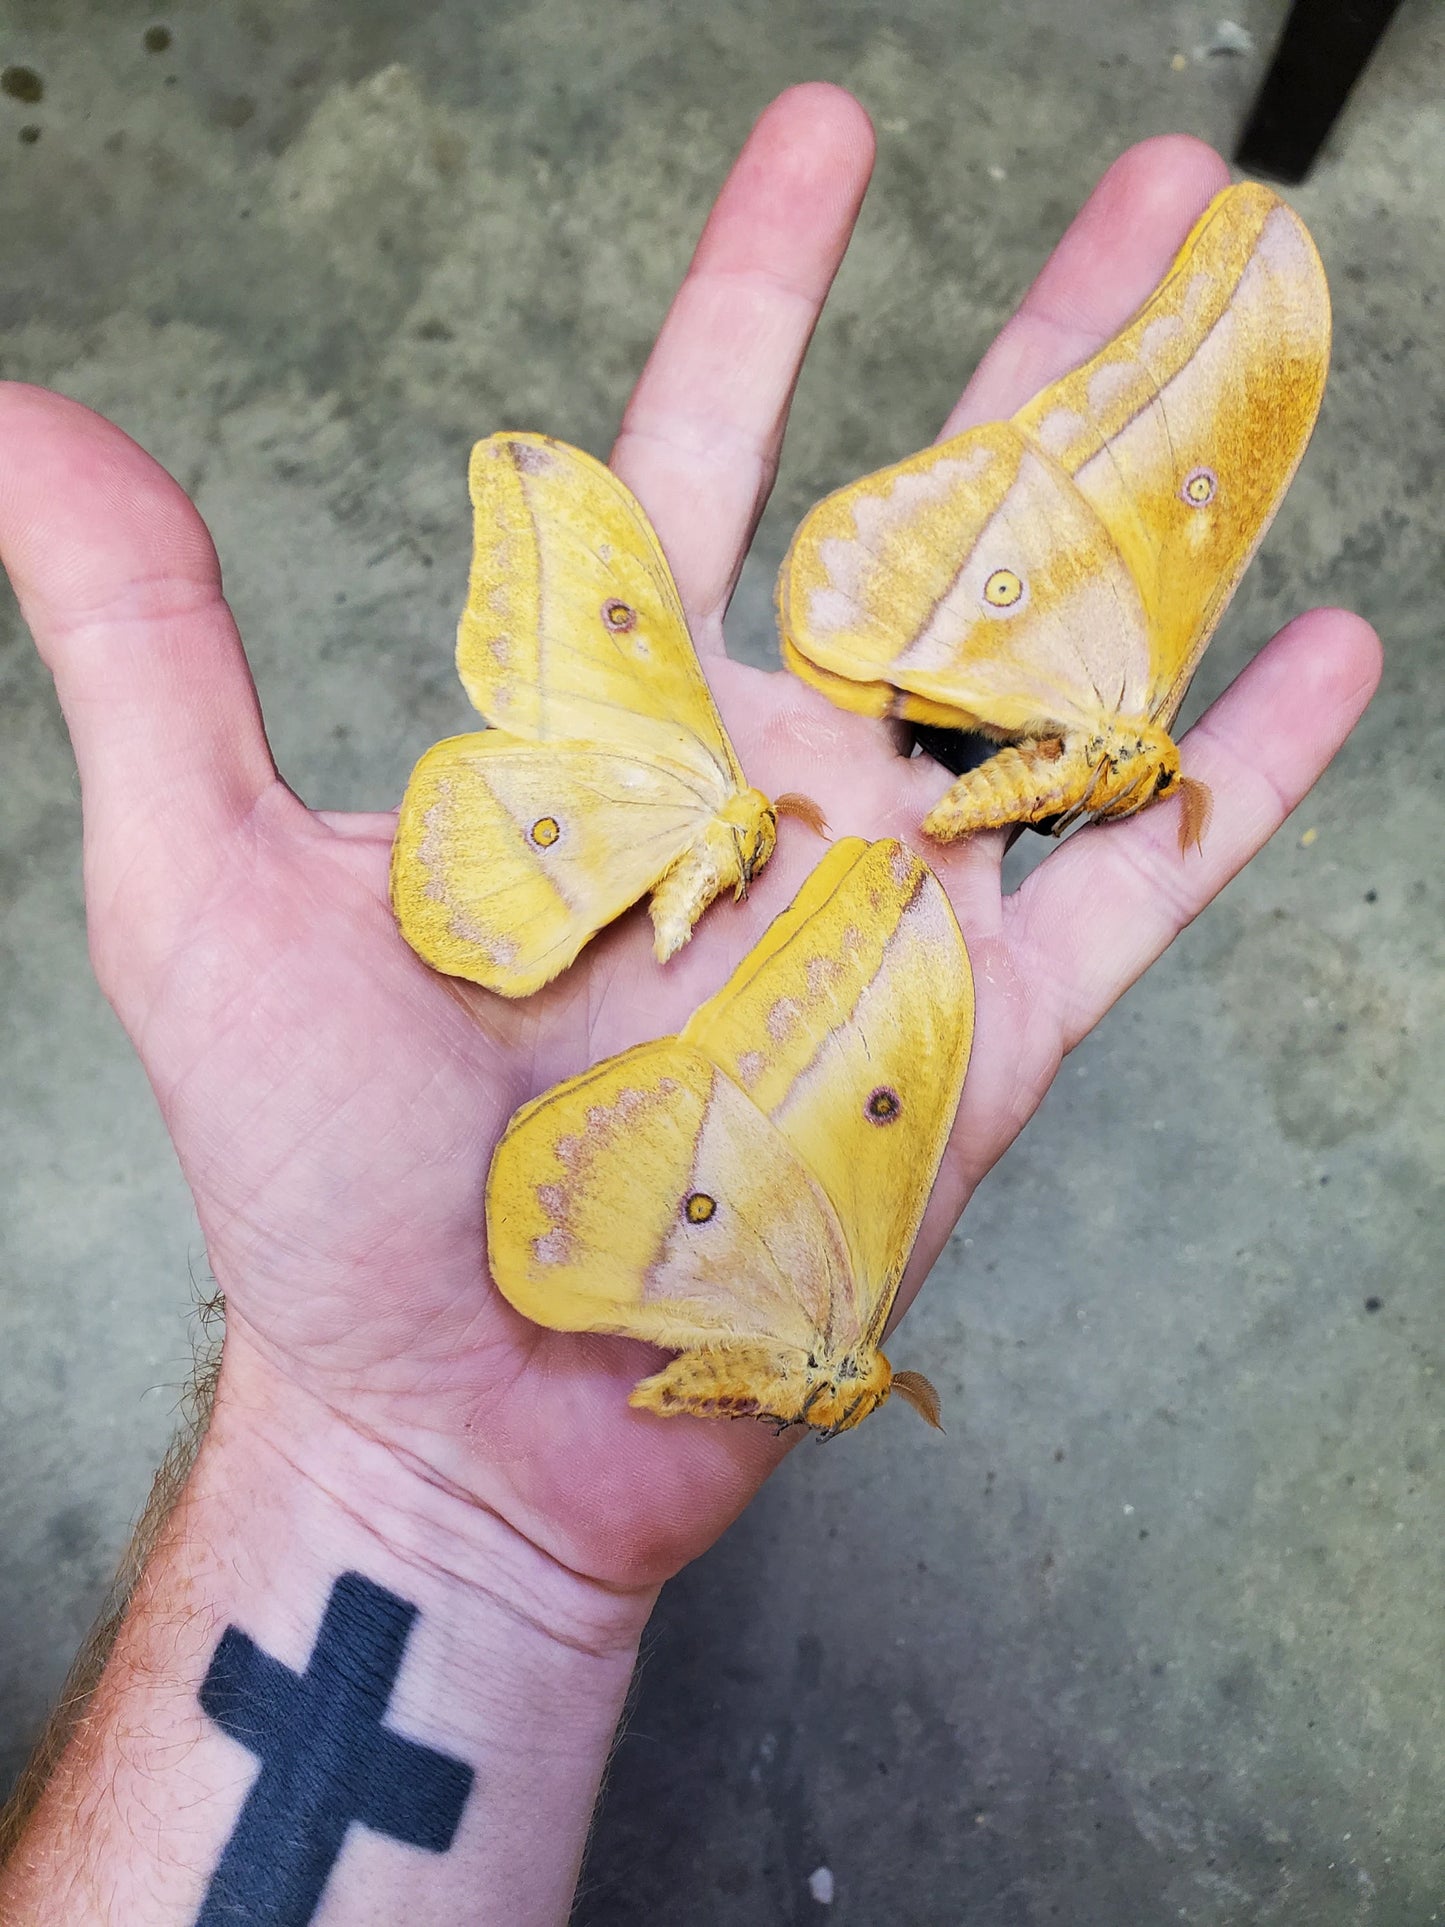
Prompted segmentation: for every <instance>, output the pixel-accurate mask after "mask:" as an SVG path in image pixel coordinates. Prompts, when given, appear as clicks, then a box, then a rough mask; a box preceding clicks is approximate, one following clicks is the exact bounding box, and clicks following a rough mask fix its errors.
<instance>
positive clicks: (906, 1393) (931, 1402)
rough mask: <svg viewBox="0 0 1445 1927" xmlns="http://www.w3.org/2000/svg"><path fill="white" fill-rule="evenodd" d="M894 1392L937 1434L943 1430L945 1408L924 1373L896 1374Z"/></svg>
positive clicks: (894, 1376) (894, 1375)
mask: <svg viewBox="0 0 1445 1927" xmlns="http://www.w3.org/2000/svg"><path fill="white" fill-rule="evenodd" d="M893 1390H894V1391H895V1392H897V1393H898V1395H899V1397H900V1398H902V1399H903V1401H904V1403H905V1404H908V1405H911V1406H912V1407H913V1409H914V1411H915V1412H917V1414H918V1416H919V1417H920V1418H922V1419H927V1421H928V1423H929V1424H930V1425H931V1426H932V1427H933V1429H934V1431H935V1432H941V1431H942V1430H943V1406H942V1404H941V1403H940V1401H939V1397H938V1393H937V1391H936V1390H935V1389H934V1386H933V1384H932V1382H931V1381H930V1380H929V1379H926V1378H925V1377H924V1376H923V1374H922V1372H895V1373H894V1374H893Z"/></svg>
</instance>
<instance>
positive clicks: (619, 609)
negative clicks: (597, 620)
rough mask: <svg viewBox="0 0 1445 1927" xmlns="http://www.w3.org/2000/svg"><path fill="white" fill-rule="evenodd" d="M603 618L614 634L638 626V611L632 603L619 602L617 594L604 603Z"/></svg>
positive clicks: (622, 632)
mask: <svg viewBox="0 0 1445 1927" xmlns="http://www.w3.org/2000/svg"><path fill="white" fill-rule="evenodd" d="M602 620H603V621H604V622H605V623H606V624H607V627H608V628H609V629H610V630H611V631H612V632H613V634H614V635H622V634H625V632H626V631H627V630H629V629H635V628H636V627H637V611H636V610H635V609H634V608H633V607H632V605H631V603H628V602H619V600H618V599H617V597H616V596H613V597H612V598H611V600H610V601H608V602H604V603H603V605H602Z"/></svg>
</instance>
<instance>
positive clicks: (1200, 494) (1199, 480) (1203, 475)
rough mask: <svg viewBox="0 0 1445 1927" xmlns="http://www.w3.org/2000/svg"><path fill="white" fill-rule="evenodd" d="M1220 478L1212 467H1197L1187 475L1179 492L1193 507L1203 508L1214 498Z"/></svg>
mask: <svg viewBox="0 0 1445 1927" xmlns="http://www.w3.org/2000/svg"><path fill="white" fill-rule="evenodd" d="M1218 487H1219V479H1218V477H1217V476H1216V475H1215V473H1214V470H1213V469H1212V468H1196V469H1194V470H1192V471H1191V473H1190V474H1189V475H1187V476H1186V477H1185V481H1184V486H1183V488H1181V489H1180V491H1179V493H1180V495H1181V497H1182V498H1183V500H1184V501H1186V502H1187V503H1188V504H1189V506H1190V508H1192V509H1202V508H1205V507H1207V506H1208V504H1209V503H1210V502H1212V501H1213V500H1214V492H1215V490H1216V489H1217V488H1218Z"/></svg>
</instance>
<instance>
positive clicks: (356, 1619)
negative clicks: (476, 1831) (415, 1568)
mask: <svg viewBox="0 0 1445 1927" xmlns="http://www.w3.org/2000/svg"><path fill="white" fill-rule="evenodd" d="M416 1611H417V1609H416V1607H415V1606H413V1605H411V1604H410V1603H409V1602H408V1601H407V1600H405V1599H399V1598H398V1597H397V1596H396V1594H395V1593H391V1592H387V1591H386V1589H385V1588H384V1587H382V1586H378V1585H375V1584H374V1583H373V1582H372V1581H371V1580H370V1579H365V1578H363V1577H362V1575H361V1574H360V1573H359V1572H346V1573H343V1574H342V1575H341V1577H340V1578H339V1579H338V1580H337V1581H336V1583H335V1585H334V1586H333V1587H332V1588H331V1596H330V1598H329V1599H328V1600H327V1602H326V1615H325V1617H324V1618H323V1620H322V1622H321V1631H320V1632H319V1633H318V1634H317V1637H316V1644H315V1646H314V1647H313V1648H312V1650H311V1658H310V1659H309V1661H308V1662H307V1665H306V1670H305V1672H304V1673H293V1672H292V1670H291V1668H290V1667H289V1666H284V1665H282V1663H281V1661H280V1660H277V1659H272V1658H271V1656H270V1655H269V1654H268V1653H263V1652H262V1651H261V1648H260V1647H259V1646H258V1645H257V1644H256V1642H255V1641H254V1640H253V1639H250V1638H249V1637H248V1636H247V1635H246V1634H245V1633H243V1632H241V1631H240V1630H239V1629H238V1628H237V1627H235V1626H228V1627H227V1628H226V1630H225V1632H224V1633H223V1634H222V1635H221V1643H220V1645H219V1646H217V1648H216V1651H215V1654H214V1656H213V1657H212V1660H211V1664H210V1666H209V1668H208V1669H207V1672H206V1677H205V1678H204V1679H203V1680H202V1682H201V1690H200V1701H201V1707H202V1710H203V1711H204V1712H206V1713H207V1714H209V1716H210V1717H211V1718H212V1719H213V1720H214V1721H215V1722H216V1724H217V1726H219V1727H220V1728H221V1730H222V1732H224V1733H228V1734H229V1735H230V1737H231V1738H232V1739H233V1740H239V1741H240V1743H241V1745H242V1746H244V1747H246V1748H248V1749H249V1751H250V1752H252V1753H254V1754H256V1755H257V1756H258V1758H259V1759H260V1761H261V1771H260V1773H259V1774H258V1775H257V1777H256V1781H255V1783H254V1785H253V1786H252V1788H251V1791H250V1792H249V1793H248V1794H247V1796H246V1802H245V1805H244V1806H243V1807H242V1808H241V1817H240V1819H239V1820H238V1821H237V1822H236V1829H235V1832H234V1833H233V1834H232V1835H231V1837H230V1839H229V1840H228V1841H227V1842H226V1849H225V1852H224V1853H223V1854H222V1855H221V1862H220V1865H219V1866H218V1867H217V1868H216V1871H215V1873H214V1874H213V1875H212V1877H211V1884H210V1886H209V1887H208V1888H207V1889H206V1897H205V1899H204V1901H202V1903H201V1911H200V1913H199V1914H198V1915H197V1916H196V1927H223V1923H230V1927H238V1923H242V1922H244V1923H245V1927H305V1923H306V1922H307V1921H309V1920H310V1919H311V1918H312V1916H313V1914H314V1913H315V1911H316V1908H317V1905H318V1903H319V1902H320V1899H321V1893H322V1889H323V1888H324V1887H325V1885H326V1882H327V1880H328V1879H329V1877H330V1874H331V1869H332V1868H333V1867H334V1866H335V1865H336V1859H337V1856H338V1855H339V1854H340V1852H341V1847H342V1842H343V1840H344V1839H345V1837H346V1829H347V1828H348V1827H349V1826H350V1825H351V1824H352V1823H353V1821H354V1822H356V1823H357V1824H359V1825H360V1826H363V1827H369V1828H370V1829H371V1831H372V1832H373V1833H384V1834H386V1835H387V1837H388V1838H389V1839H392V1840H400V1841H403V1842H404V1843H405V1844H406V1845H407V1846H410V1847H424V1848H425V1849H426V1850H427V1852H428V1853H445V1852H446V1850H447V1848H448V1847H449V1846H450V1845H451V1844H452V1840H453V1839H454V1837H455V1835H456V1830H457V1826H458V1823H459V1822H460V1820H461V1817H462V1808H463V1807H464V1806H465V1805H466V1801H467V1795H468V1794H469V1793H470V1791H471V1787H472V1779H473V1773H472V1769H471V1767H469V1766H467V1765H465V1764H464V1763H463V1762H462V1761H461V1760H454V1759H452V1758H450V1757H449V1755H447V1754H445V1753H437V1752H434V1751H433V1750H432V1748H430V1747H427V1746H420V1745H418V1744H417V1742H416V1741H415V1740H408V1739H404V1738H403V1737H402V1735H401V1734H400V1733H395V1732H393V1731H392V1730H391V1729H390V1728H389V1727H386V1726H383V1725H382V1719H383V1717H384V1715H385V1713H386V1706H387V1701H388V1700H389V1699H390V1698H391V1689H392V1687H393V1686H394V1685H395V1683H396V1676H397V1674H398V1672H399V1671H400V1670H401V1655H402V1649H403V1648H404V1647H405V1645H406V1641H407V1635H408V1633H409V1632H410V1631H411V1623H412V1621H413V1620H414V1619H415V1618H416Z"/></svg>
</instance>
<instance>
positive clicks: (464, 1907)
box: [0, 1347, 651, 1927]
mask: <svg viewBox="0 0 1445 1927" xmlns="http://www.w3.org/2000/svg"><path fill="white" fill-rule="evenodd" d="M233 1357H234V1360H235V1364H234V1366H233V1363H232V1359H231V1358H228V1366H227V1371H226V1373H225V1374H223V1380H222V1385H221V1388H220V1391H219V1394H218V1397H217V1402H216V1409H215V1414H214V1417H213V1420H212V1424H211V1428H210V1430H209V1432H208V1434H207V1437H206V1440H205V1442H204V1444H203V1446H202V1448H201V1452H200V1454H199V1456H198V1458H197V1461H196V1464H195V1466H194V1468H193V1470H192V1472H191V1475H190V1477H189V1479H188V1480H187V1482H186V1485H185V1488H184V1490H183V1492H182V1494H181V1496H180V1499H179V1501H178V1503H177V1505H176V1507H175V1510H174V1512H173V1513H172V1515H171V1517H170V1519H169V1521H168V1523H167V1525H166V1527H165V1529H164V1530H163V1532H162V1534H161V1537H160V1539H159V1541H158V1543H157V1546H156V1549H155V1552H154V1554H153V1556H152V1558H151V1560H150V1562H149V1564H148V1565H147V1567H146V1570H145V1572H144V1574H143V1576H142V1579H141V1581H140V1583H139V1585H138V1586H137V1588H136V1592H135V1595H134V1597H133V1600H132V1603H131V1607H130V1610H129V1612H128V1614H127V1617H126V1620H125V1623H124V1626H123V1628H122V1631H121V1634H120V1637H119V1639H118V1641H117V1645H116V1648H115V1652H114V1654H113V1656H112V1659H111V1662H110V1664H109V1665H108V1667H107V1669H106V1673H105V1675H104V1677H103V1678H102V1681H101V1683H100V1686H99V1688H98V1690H97V1692H96V1695H95V1698H94V1700H93V1701H92V1704H91V1706H90V1708H89V1710H88V1714H87V1718H86V1720H85V1721H84V1723H83V1725H82V1727H81V1728H80V1730H79V1731H78V1733H77V1736H76V1738H75V1739H74V1741H73V1742H72V1744H71V1746H70V1748H69V1749H68V1751H67V1753H66V1755H65V1757H64V1759H63V1760H62V1763H61V1766H60V1768H59V1769H58V1771H57V1773H56V1775H55V1777H54V1779H53V1780H52V1781H51V1783H50V1786H49V1788H48V1790H47V1794H46V1797H45V1799H44V1800H43V1801H42V1803H41V1806H40V1808H39V1809H38V1811H37V1813H36V1815H35V1817H34V1819H33V1820H32V1822H31V1825H30V1828H29V1830H28V1832H27V1834H26V1835H25V1836H24V1838H23V1839H22V1841H21V1843H20V1847H19V1849H18V1850H17V1852H16V1855H15V1857H14V1859H13V1861H12V1862H11V1864H10V1866H9V1867H8V1868H7V1870H6V1873H5V1875H4V1876H3V1877H0V1915H3V1917H4V1918H5V1919H6V1920H7V1921H12V1920H13V1921H14V1922H16V1923H17V1927H21V1924H22V1923H24V1924H25V1927H31V1924H36V1927H38V1924H39V1923H46V1927H49V1924H50V1923H60V1922H64V1923H67V1927H73V1924H74V1923H80V1922H87V1923H89V1922H96V1923H99V1922H102V1921H108V1920H111V1919H115V1918H133V1919H141V1918H144V1919H146V1920H147V1921H151V1922H154V1923H155V1924H156V1927H162V1923H170V1922H172V1921H174V1922H175V1923H177V1927H179V1923H181V1922H186V1923H200V1922H205V1923H207V1927H209V1923H210V1922H211V1921H213V1920H216V1921H219V1920H221V1919H231V1918H248V1919H249V1918H255V1919H273V1918H275V1919H285V1920H287V1921H305V1920H309V1919H311V1918H312V1917H313V1914H315V1913H316V1911H317V1909H318V1907H319V1906H320V1904H321V1895H322V1893H323V1892H324V1894H325V1903H326V1904H325V1917H326V1918H327V1919H328V1920H332V1919H334V1920H336V1921H337V1922H344V1921H348V1920H351V1919H356V1920H358V1921H360V1920H363V1919H372V1918H388V1919H403V1918H404V1919H414V1920H417V1921H426V1922H428V1923H438V1924H440V1923H445V1922H451V1921H456V1922H458V1923H460V1922H463V1921H465V1922H468V1923H477V1922H482V1923H490V1922H493V1921H496V1922H506V1923H507V1924H508V1927H550V1924H551V1923H561V1922H563V1921H565V1919H566V1918H567V1915H568V1911H569V1907H570V1901H571V1894H572V1889H573V1886H574V1884H575V1879H576V1873H577V1868H578V1865H579V1863H580V1859H581V1853H582V1847H583V1844H584V1842H585V1838H586V1832H587V1826H588V1823H589V1820H590V1815H591V1809H592V1803H593V1800H594V1798H595V1793H596V1787H597V1784H598V1782H599V1780H600V1777H601V1773H602V1769H603V1766H604V1765H605V1762H606V1758H607V1754H608V1751H609V1749H610V1746H611V1742H612V1735H613V1733H614V1731H615V1727H616V1722H617V1720H618V1717H619V1715H620V1713H621V1709H622V1705H623V1702H624V1700H625V1697H626V1693H627V1688H628V1683H629V1680H630V1676H631V1670H632V1665H633V1661H634V1658H635V1654H636V1647H637V1641H638V1639H639V1637H640V1634H641V1629H642V1626H643V1624H644V1623H645V1620H646V1615H647V1609H648V1606H649V1605H650V1603H651V1595H650V1594H648V1595H641V1594H619V1593H615V1592H612V1591H609V1590H608V1589H607V1588H605V1587H603V1586H601V1585H599V1584H598V1583H597V1582H596V1581H594V1580H590V1579H587V1578H585V1577H582V1576H580V1575H577V1574H575V1573H571V1572H569V1571H567V1570H566V1568H564V1567H562V1566H560V1565H559V1564H558V1563H557V1562H556V1561H555V1560H553V1559H551V1558H549V1557H548V1556H547V1555H546V1554H545V1553H543V1552H541V1551H539V1550H538V1548H537V1547H535V1546H534V1545H532V1544H531V1543H530V1542H528V1541H527V1540H526V1539H525V1538H524V1537H523V1536H522V1535H520V1534H518V1533H517V1532H516V1531H515V1530H514V1529H513V1528H512V1527H511V1526H509V1525H508V1524H507V1523H506V1522H505V1521H504V1520H502V1519H500V1518H499V1517H497V1515H496V1514H495V1513H493V1512H490V1511H487V1510H486V1509H484V1508H482V1507H480V1506H478V1505H476V1504H474V1503H473V1502H471V1501H470V1500H469V1499H468V1498H467V1497H466V1496H465V1495H463V1494H460V1493H458V1492H456V1491H454V1490H451V1489H449V1488H447V1487H445V1486H444V1485H440V1484H438V1483H436V1482H435V1481H433V1480H431V1479H429V1478H427V1477H426V1476H425V1475H424V1473H423V1472H422V1471H421V1470H419V1469H418V1468H415V1467H413V1466H411V1465H410V1464H408V1463H406V1462H405V1461H404V1459H402V1458H401V1457H399V1456H398V1455H397V1454H396V1453H395V1452H393V1451H392V1450H391V1449H390V1448H389V1447H387V1446H386V1445H384V1444H383V1443H381V1442H380V1441H378V1440H376V1439H374V1438H372V1437H369V1436H368V1435H366V1434H365V1433H363V1432H361V1431H359V1430H358V1429H357V1428H355V1427H353V1426H352V1425H350V1424H349V1423H348V1422H347V1421H346V1420H344V1419H342V1418H341V1417H340V1416H339V1415H337V1414H336V1413H334V1412H333V1411H331V1410H330V1409H329V1408H328V1407H326V1406H325V1405H324V1404H322V1403H321V1402H320V1401H316V1400H314V1399H312V1398H311V1397H310V1396H309V1395H307V1394H304V1393H296V1392H295V1391H294V1390H293V1389H292V1388H291V1387H289V1386H288V1385H284V1384H282V1383H280V1382H279V1381H277V1380H276V1379H275V1378H274V1376H272V1375H269V1373H268V1371H267V1370H266V1369H265V1368H263V1367H261V1366H259V1365H258V1364H255V1363H254V1361H252V1360H249V1359H248V1358H247V1356H246V1354H245V1352H244V1349H243V1348H242V1347H237V1348H236V1349H235V1351H234V1353H233ZM208 1909H209V1911H208Z"/></svg>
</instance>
